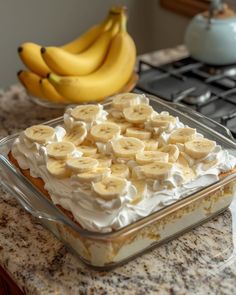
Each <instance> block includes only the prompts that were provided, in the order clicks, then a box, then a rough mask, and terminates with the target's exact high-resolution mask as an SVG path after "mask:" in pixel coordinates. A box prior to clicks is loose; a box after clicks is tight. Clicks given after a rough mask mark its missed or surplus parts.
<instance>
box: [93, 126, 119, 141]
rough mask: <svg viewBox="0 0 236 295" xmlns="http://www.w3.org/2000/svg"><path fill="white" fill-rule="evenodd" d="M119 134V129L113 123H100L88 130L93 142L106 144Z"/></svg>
mask: <svg viewBox="0 0 236 295" xmlns="http://www.w3.org/2000/svg"><path fill="white" fill-rule="evenodd" d="M119 134H120V127H119V126H118V125H117V124H115V123H102V124H98V125H95V126H93V127H92V128H91V130H90V135H91V136H92V137H93V139H94V140H96V141H99V142H104V143H107V142H108V141H109V140H111V139H112V138H114V137H116V136H117V135H119Z"/></svg>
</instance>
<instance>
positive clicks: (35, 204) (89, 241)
mask: <svg viewBox="0 0 236 295" xmlns="http://www.w3.org/2000/svg"><path fill="white" fill-rule="evenodd" d="M147 97H148V98H149V99H150V105H152V107H153V108H154V110H156V111H158V112H161V111H167V112H169V113H170V114H171V115H173V116H177V117H179V119H180V121H182V122H183V123H184V124H186V125H188V126H190V127H193V128H196V129H197V131H198V132H200V133H202V134H203V135H204V136H205V137H207V138H208V139H211V140H214V141H216V142H217V144H219V145H221V146H222V148H223V149H226V150H228V151H229V153H230V154H232V155H234V156H236V142H235V141H234V139H233V138H232V135H231V134H230V132H229V131H228V129H227V128H225V127H223V126H222V125H220V124H218V123H216V122H214V121H212V120H210V119H208V118H206V117H204V116H202V115H200V114H198V113H196V112H195V111H193V110H191V109H189V108H187V107H185V106H183V105H181V104H174V103H166V102H163V101H162V100H160V99H158V98H156V97H154V96H148V95H147ZM109 106H110V102H109V101H107V102H106V103H104V108H109ZM62 122H63V119H62V118H58V119H54V120H52V121H49V122H46V123H45V124H47V125H50V126H53V127H55V126H56V125H58V124H62ZM208 126H210V127H208ZM17 137H18V134H16V135H13V136H8V137H6V138H3V139H2V140H1V141H0V170H1V178H0V180H1V182H2V184H3V186H4V187H5V188H6V189H7V190H8V191H9V192H11V193H12V194H13V195H14V196H15V198H16V199H17V200H18V202H19V203H20V204H21V205H22V207H23V208H24V209H25V210H26V211H28V212H29V213H30V214H32V215H33V216H34V217H36V218H37V219H39V220H40V222H41V223H42V224H43V225H44V226H45V227H46V228H48V229H49V230H50V231H51V232H52V233H53V234H54V235H55V236H57V237H58V238H59V239H60V240H61V241H62V242H63V243H64V244H65V245H66V246H67V247H68V248H70V249H71V250H72V251H73V252H75V253H76V254H77V255H78V256H79V257H80V259H81V260H82V261H83V262H85V263H86V264H87V265H90V266H92V267H94V268H96V269H101V270H107V269H110V268H112V267H115V266H118V265H119V264H121V263H124V262H126V261H128V260H130V259H132V258H134V257H137V256H139V255H141V254H142V253H143V252H144V251H147V250H149V249H151V248H153V247H155V246H157V245H160V244H162V243H164V242H166V241H168V240H170V239H172V238H174V237H176V236H178V235H180V234H182V233H183V232H185V231H187V230H189V229H191V228H193V227H194V226H196V225H198V224H201V223H202V222H204V221H206V220H208V219H210V218H212V217H213V216H215V215H216V214H219V213H220V212H222V211H224V210H225V209H227V208H228V206H229V205H230V203H231V201H232V199H233V196H234V194H235V191H236V172H234V171H232V172H231V173H226V174H224V175H223V176H222V177H221V178H220V180H219V181H217V182H215V183H213V184H211V185H208V186H206V187H204V188H203V189H200V190H198V191H197V192H194V193H191V194H189V195H188V196H184V197H182V198H180V199H179V200H177V201H175V202H174V203H172V204H170V205H167V206H165V207H163V208H161V209H160V210H158V211H156V212H154V213H152V214H150V215H149V216H147V217H143V218H141V219H139V220H138V221H136V222H134V223H132V224H130V225H128V226H125V227H123V228H121V229H119V230H117V231H113V232H109V233H98V232H91V231H88V230H85V229H83V228H81V227H80V226H79V225H78V224H76V223H74V222H73V221H72V219H70V218H69V217H67V215H65V214H63V212H62V211H60V210H59V209H58V208H57V207H56V206H55V205H53V203H52V202H51V201H50V200H49V199H48V198H46V197H45V196H44V195H43V194H42V193H41V192H40V191H39V190H38V189H37V188H36V186H34V185H33V184H32V183H31V182H30V181H29V180H28V179H27V178H26V177H24V175H23V174H22V173H21V172H20V171H19V169H18V168H17V167H15V166H14V165H13V164H12V163H11V162H10V161H9V160H8V153H9V151H10V149H11V147H12V144H13V142H14V141H15V139H16V138H17Z"/></svg>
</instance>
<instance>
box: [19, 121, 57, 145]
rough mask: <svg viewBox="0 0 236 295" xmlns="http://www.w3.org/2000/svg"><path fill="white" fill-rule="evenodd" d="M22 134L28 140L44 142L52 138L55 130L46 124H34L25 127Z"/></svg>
mask: <svg viewBox="0 0 236 295" xmlns="http://www.w3.org/2000/svg"><path fill="white" fill-rule="evenodd" d="M24 135H25V137H26V138H27V139H29V140H30V141H34V142H38V143H46V142H48V141H49V140H52V139H53V138H54V136H55V130H54V128H52V127H50V126H46V125H34V126H31V127H29V128H27V129H25V131H24Z"/></svg>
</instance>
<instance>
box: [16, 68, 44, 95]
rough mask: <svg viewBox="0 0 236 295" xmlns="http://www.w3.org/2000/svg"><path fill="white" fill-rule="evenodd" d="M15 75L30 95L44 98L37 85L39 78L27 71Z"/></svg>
mask: <svg viewBox="0 0 236 295" xmlns="http://www.w3.org/2000/svg"><path fill="white" fill-rule="evenodd" d="M17 75H18V79H19V80H20V82H21V83H22V84H23V86H24V87H25V88H26V90H27V91H28V92H29V93H30V94H31V95H33V96H35V97H39V98H44V96H43V93H42V91H41V89H40V85H39V81H40V79H41V77H40V76H38V75H36V74H34V73H32V72H28V71H19V72H18V73H17Z"/></svg>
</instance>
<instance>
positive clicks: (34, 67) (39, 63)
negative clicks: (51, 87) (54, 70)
mask: <svg viewBox="0 0 236 295" xmlns="http://www.w3.org/2000/svg"><path fill="white" fill-rule="evenodd" d="M40 48H41V46H40V45H38V44H35V43H32V42H27V43H24V44H22V45H21V46H20V47H19V48H18V53H19V56H20V58H21V60H22V61H23V63H24V64H25V66H26V67H27V68H28V69H29V70H31V71H32V72H34V73H36V74H38V75H40V76H42V77H46V76H47V74H48V73H49V72H50V69H49V68H48V66H47V65H46V64H45V62H44V60H43V59H42V56H41V54H40Z"/></svg>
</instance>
